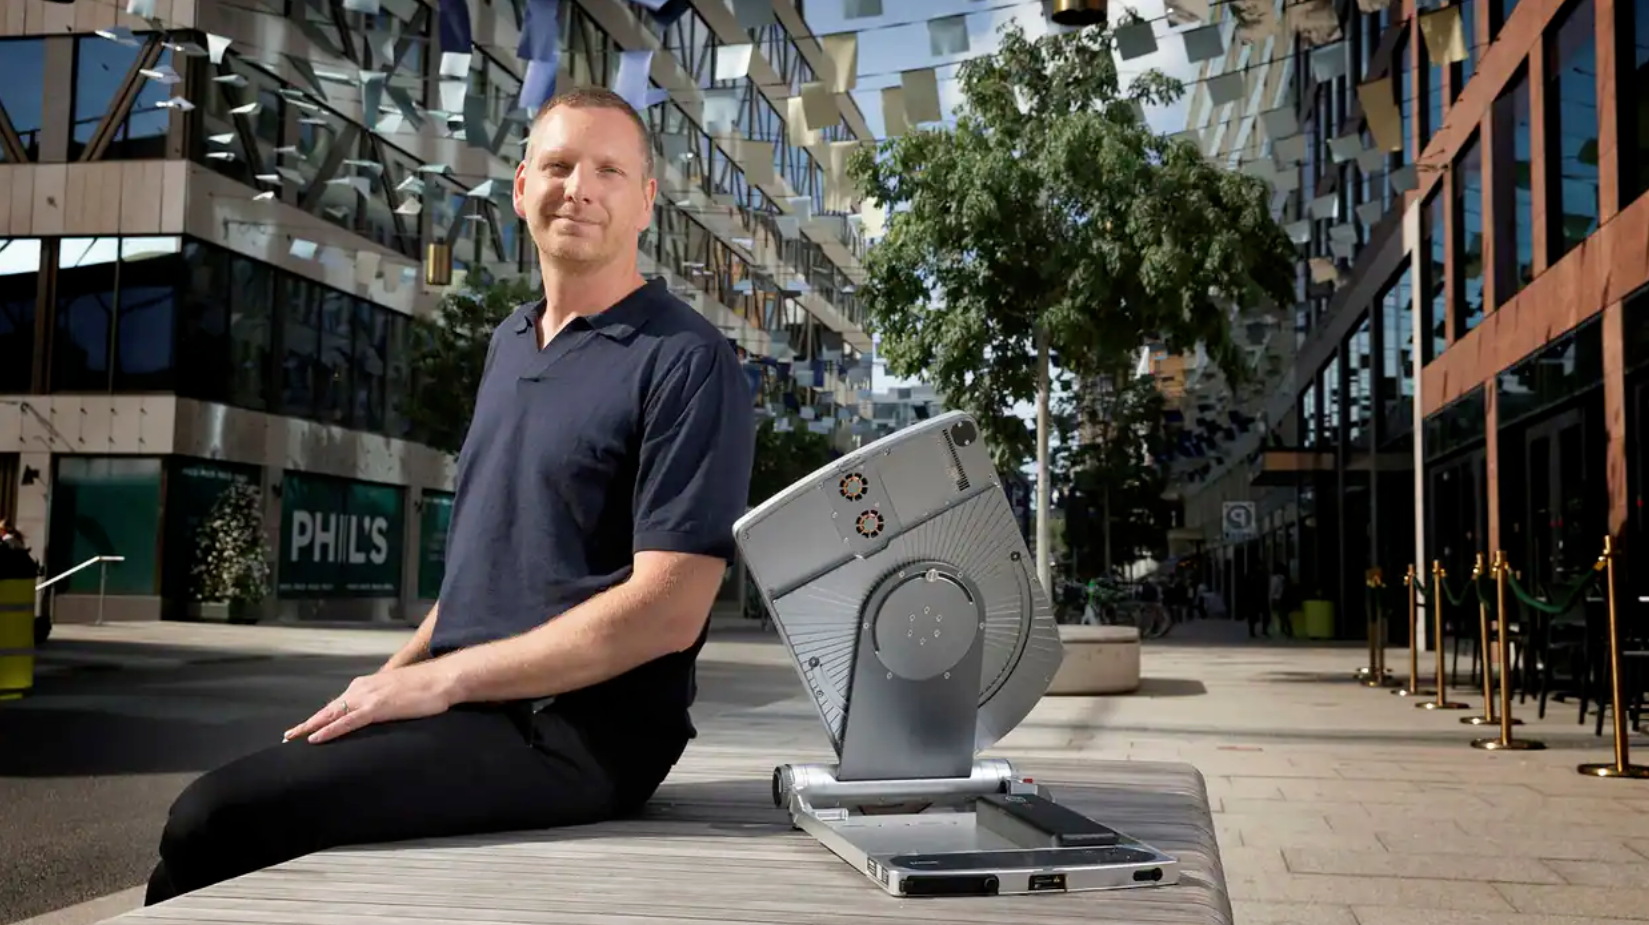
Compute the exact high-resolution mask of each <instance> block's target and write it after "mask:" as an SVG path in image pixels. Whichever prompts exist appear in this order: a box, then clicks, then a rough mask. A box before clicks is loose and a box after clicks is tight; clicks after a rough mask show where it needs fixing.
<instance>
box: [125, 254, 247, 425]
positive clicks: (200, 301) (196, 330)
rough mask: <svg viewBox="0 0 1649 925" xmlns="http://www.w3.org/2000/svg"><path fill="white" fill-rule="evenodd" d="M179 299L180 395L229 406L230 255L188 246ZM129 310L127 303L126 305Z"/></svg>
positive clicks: (232, 288) (231, 293)
mask: <svg viewBox="0 0 1649 925" xmlns="http://www.w3.org/2000/svg"><path fill="white" fill-rule="evenodd" d="M183 265H184V266H183V275H182V277H181V280H182V282H181V286H182V290H183V291H182V293H181V296H180V298H179V299H178V309H177V311H178V319H177V325H178V329H177V352H178V356H179V357H182V358H184V361H185V362H183V363H182V364H180V365H179V368H178V378H177V391H178V392H179V393H180V394H182V395H187V396H189V397H190V398H199V399H202V400H204V401H226V400H228V398H229V381H230V377H231V369H232V367H233V363H232V360H231V352H230V348H229V302H230V300H231V299H233V298H234V294H235V289H234V286H233V284H232V283H231V282H230V279H229V252H228V251H225V250H222V249H220V248H216V247H213V246H211V245H209V244H202V243H200V242H199V241H188V242H186V243H184V245H183ZM122 308H123V309H124V304H123V305H122Z"/></svg>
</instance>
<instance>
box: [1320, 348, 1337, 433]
mask: <svg viewBox="0 0 1649 925" xmlns="http://www.w3.org/2000/svg"><path fill="white" fill-rule="evenodd" d="M1322 396H1323V442H1324V443H1325V444H1327V445H1329V446H1339V445H1340V402H1341V401H1342V395H1341V393H1340V354H1338V353H1336V354H1334V355H1333V356H1332V357H1329V360H1328V365H1327V366H1325V367H1323V389H1322Z"/></svg>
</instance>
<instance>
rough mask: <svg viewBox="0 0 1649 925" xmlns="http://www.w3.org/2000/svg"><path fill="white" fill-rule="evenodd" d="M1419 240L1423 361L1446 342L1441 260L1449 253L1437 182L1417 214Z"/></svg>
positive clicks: (1433, 356) (1445, 296)
mask: <svg viewBox="0 0 1649 925" xmlns="http://www.w3.org/2000/svg"><path fill="white" fill-rule="evenodd" d="M1420 219H1421V226H1422V227H1421V229H1420V234H1421V236H1422V240H1424V241H1425V247H1424V250H1425V261H1426V262H1425V266H1424V268H1423V270H1424V272H1422V273H1421V283H1420V285H1421V286H1422V287H1423V288H1422V290H1421V291H1423V292H1425V293H1426V295H1427V304H1428V305H1429V306H1430V309H1431V310H1430V312H1429V313H1428V315H1427V318H1426V330H1424V331H1422V332H1421V335H1420V346H1421V347H1422V348H1424V350H1425V356H1424V360H1423V362H1426V363H1430V362H1431V361H1432V360H1435V359H1437V357H1438V356H1439V355H1440V354H1442V352H1443V350H1444V348H1445V347H1446V346H1447V344H1448V341H1447V336H1448V329H1447V327H1446V326H1445V324H1446V319H1447V317H1448V314H1447V313H1448V307H1449V300H1448V288H1447V283H1448V280H1447V278H1446V274H1445V272H1444V263H1443V262H1444V260H1445V258H1446V255H1447V253H1448V243H1449V242H1448V238H1446V237H1445V236H1444V235H1443V188H1442V185H1441V184H1439V185H1438V186H1437V188H1436V189H1434V190H1432V193H1431V196H1430V197H1429V198H1428V199H1427V200H1426V207H1425V211H1424V212H1423V213H1422V214H1421V216H1420Z"/></svg>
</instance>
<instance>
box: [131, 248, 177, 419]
mask: <svg viewBox="0 0 1649 925" xmlns="http://www.w3.org/2000/svg"><path fill="white" fill-rule="evenodd" d="M182 251H183V241H182V239H181V238H122V239H121V240H120V275H119V286H120V291H119V306H120V314H119V320H118V322H117V323H116V326H115V376H114V389H115V391H117V392H161V391H169V390H171V389H172V388H173V386H174V383H173V379H172V332H173V330H174V318H175V315H176V312H177V290H178V282H179V280H185V279H187V277H186V276H185V275H184V272H185V268H184V264H183V259H182Z"/></svg>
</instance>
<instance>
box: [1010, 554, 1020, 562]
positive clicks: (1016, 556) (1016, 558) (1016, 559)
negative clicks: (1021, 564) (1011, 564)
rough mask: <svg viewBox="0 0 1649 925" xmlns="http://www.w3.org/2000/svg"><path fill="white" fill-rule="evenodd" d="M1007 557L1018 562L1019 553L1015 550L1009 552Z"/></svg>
mask: <svg viewBox="0 0 1649 925" xmlns="http://www.w3.org/2000/svg"><path fill="white" fill-rule="evenodd" d="M1008 558H1009V559H1012V560H1013V561H1015V562H1018V561H1019V553H1017V552H1014V553H1009V554H1008Z"/></svg>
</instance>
